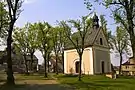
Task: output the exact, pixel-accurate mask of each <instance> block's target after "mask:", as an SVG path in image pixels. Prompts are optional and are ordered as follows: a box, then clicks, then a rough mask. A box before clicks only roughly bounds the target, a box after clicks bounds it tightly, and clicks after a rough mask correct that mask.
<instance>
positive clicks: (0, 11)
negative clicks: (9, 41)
mask: <svg viewBox="0 0 135 90" xmlns="http://www.w3.org/2000/svg"><path fill="white" fill-rule="evenodd" d="M8 24H9V17H8V12H7V10H6V4H5V3H4V2H2V1H0V37H1V38H2V39H5V38H6V36H7V31H6V30H7V28H8ZM4 41H5V40H4ZM4 43H5V42H4Z"/></svg>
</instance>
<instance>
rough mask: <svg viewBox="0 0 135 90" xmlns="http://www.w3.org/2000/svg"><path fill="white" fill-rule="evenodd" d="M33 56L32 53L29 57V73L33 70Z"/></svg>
mask: <svg viewBox="0 0 135 90" xmlns="http://www.w3.org/2000/svg"><path fill="white" fill-rule="evenodd" d="M33 55H34V53H33V52H32V53H31V54H30V57H31V63H30V70H31V71H32V70H33Z"/></svg>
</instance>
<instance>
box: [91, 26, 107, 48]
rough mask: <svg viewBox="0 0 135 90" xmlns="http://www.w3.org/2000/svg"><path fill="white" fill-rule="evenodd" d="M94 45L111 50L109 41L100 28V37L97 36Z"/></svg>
mask: <svg viewBox="0 0 135 90" xmlns="http://www.w3.org/2000/svg"><path fill="white" fill-rule="evenodd" d="M93 45H98V46H102V47H107V48H109V45H108V42H107V39H106V37H105V34H104V32H103V29H102V28H100V30H99V32H98V35H97V36H96V38H95V40H94V42H93Z"/></svg>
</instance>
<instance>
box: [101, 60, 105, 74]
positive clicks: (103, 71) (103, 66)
mask: <svg viewBox="0 0 135 90" xmlns="http://www.w3.org/2000/svg"><path fill="white" fill-rule="evenodd" d="M104 64H105V63H104V61H102V62H101V66H102V74H104V73H105V65H104Z"/></svg>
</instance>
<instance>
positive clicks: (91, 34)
mask: <svg viewBox="0 0 135 90" xmlns="http://www.w3.org/2000/svg"><path fill="white" fill-rule="evenodd" d="M100 30H101V27H99V28H90V29H89V30H88V32H87V34H86V37H85V40H84V41H85V43H84V46H85V47H89V46H93V44H94V42H95V39H96V37H97V36H98V33H99V31H100ZM78 36H80V35H79V32H75V33H73V34H72V36H71V37H72V38H75V37H78ZM80 38H81V37H80ZM79 44H81V39H79ZM64 49H65V50H69V49H74V46H73V44H72V43H71V42H70V41H69V40H68V41H67V42H66V44H65V48H64Z"/></svg>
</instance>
